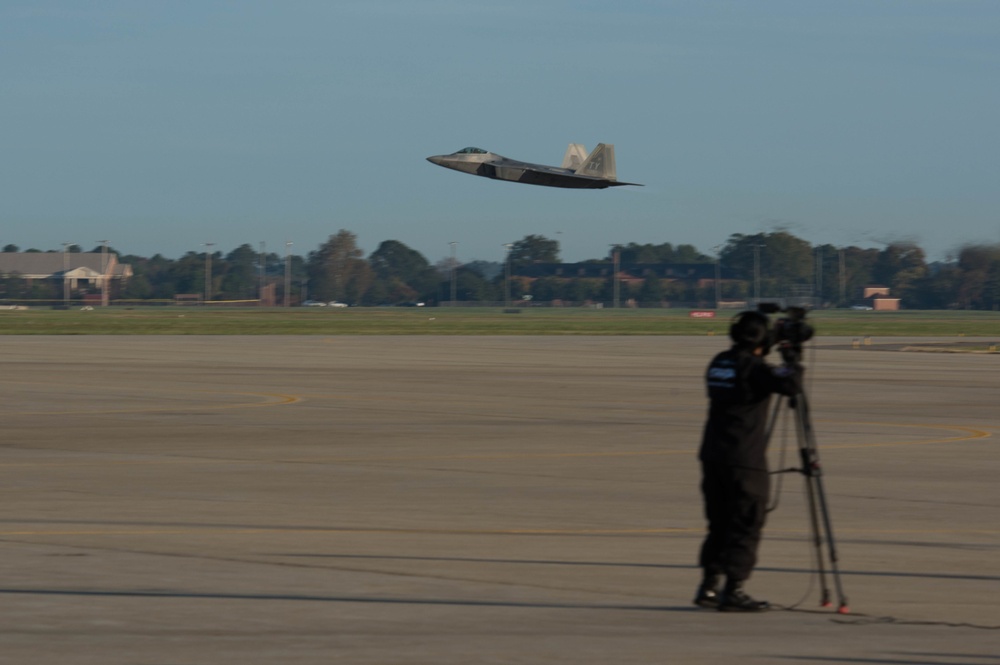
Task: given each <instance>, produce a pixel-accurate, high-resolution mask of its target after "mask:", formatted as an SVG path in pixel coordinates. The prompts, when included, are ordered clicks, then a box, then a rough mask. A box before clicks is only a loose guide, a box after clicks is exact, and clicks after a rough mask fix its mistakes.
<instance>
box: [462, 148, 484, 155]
mask: <svg viewBox="0 0 1000 665" xmlns="http://www.w3.org/2000/svg"><path fill="white" fill-rule="evenodd" d="M455 154H456V155H485V154H486V151H485V150H483V149H482V148H462V149H461V150H459V151H458V152H456V153H455Z"/></svg>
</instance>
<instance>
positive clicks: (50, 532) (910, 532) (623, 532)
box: [0, 526, 1000, 538]
mask: <svg viewBox="0 0 1000 665" xmlns="http://www.w3.org/2000/svg"><path fill="white" fill-rule="evenodd" d="M767 532H768V533H769V534H771V535H777V534H786V535H787V534H790V535H802V534H806V533H808V530H807V529H768V530H767ZM704 533H705V528H704V527H701V526H699V527H669V528H650V529H391V528H377V527H357V528H350V527H343V528H336V527H330V528H325V527H316V528H287V529H285V528H280V527H274V528H239V527H233V528H228V529H227V528H221V529H220V528H218V527H189V528H173V529H144V528H135V529H69V530H57V529H19V530H14V531H0V538H6V537H14V536H183V535H196V534H198V535H205V534H215V535H260V534H275V535H281V534H289V535H296V536H301V535H303V534H305V535H308V534H316V535H330V534H376V535H414V534H423V535H437V536H648V535H670V534H695V535H701V534H704ZM837 533H838V535H844V534H853V535H855V536H862V535H869V536H876V535H877V536H914V535H923V536H926V535H940V536H960V535H965V536H968V535H975V536H997V535H1000V530H998V529H866V528H838V529H837Z"/></svg>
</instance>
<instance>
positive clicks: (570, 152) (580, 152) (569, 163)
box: [562, 143, 587, 171]
mask: <svg viewBox="0 0 1000 665" xmlns="http://www.w3.org/2000/svg"><path fill="white" fill-rule="evenodd" d="M585 159H587V149H586V148H584V147H583V144H582V143H570V144H569V147H568V148H566V156H565V157H563V161H562V167H563V168H564V169H570V170H573V171H575V170H577V169H578V168H580V164H583V161H584V160H585Z"/></svg>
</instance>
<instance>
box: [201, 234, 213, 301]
mask: <svg viewBox="0 0 1000 665" xmlns="http://www.w3.org/2000/svg"><path fill="white" fill-rule="evenodd" d="M202 245H204V246H205V304H206V305H207V304H208V301H209V300H211V299H212V248H213V247H215V243H214V242H203V243H202Z"/></svg>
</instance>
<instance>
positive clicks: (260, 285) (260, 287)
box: [257, 240, 267, 307]
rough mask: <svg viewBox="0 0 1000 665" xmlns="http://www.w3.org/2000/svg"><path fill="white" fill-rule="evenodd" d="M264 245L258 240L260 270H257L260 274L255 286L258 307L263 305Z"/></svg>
mask: <svg viewBox="0 0 1000 665" xmlns="http://www.w3.org/2000/svg"><path fill="white" fill-rule="evenodd" d="M265 247H266V245H265V244H264V241H263V240H261V241H260V261H259V264H260V270H259V271H258V272H259V273H260V276H259V280H258V286H257V305H258V306H260V307H263V306H264V275H265V274H266V261H267V259H266V258H265V255H264V249H265Z"/></svg>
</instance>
